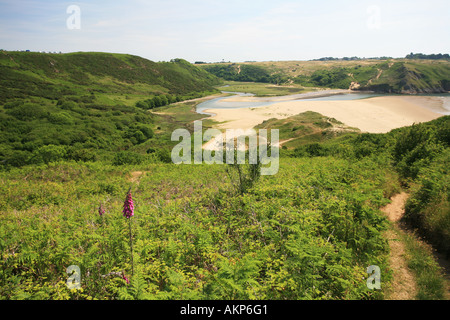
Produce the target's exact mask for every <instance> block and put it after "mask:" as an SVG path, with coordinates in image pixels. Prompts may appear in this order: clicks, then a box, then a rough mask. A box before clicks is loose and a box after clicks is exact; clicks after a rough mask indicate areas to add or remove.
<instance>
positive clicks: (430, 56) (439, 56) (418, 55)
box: [406, 52, 450, 60]
mask: <svg viewBox="0 0 450 320" xmlns="http://www.w3.org/2000/svg"><path fill="white" fill-rule="evenodd" d="M406 59H430V60H442V59H447V60H448V59H450V55H449V54H448V53H445V54H442V53H436V54H423V53H412V52H411V53H410V54H408V55H406Z"/></svg>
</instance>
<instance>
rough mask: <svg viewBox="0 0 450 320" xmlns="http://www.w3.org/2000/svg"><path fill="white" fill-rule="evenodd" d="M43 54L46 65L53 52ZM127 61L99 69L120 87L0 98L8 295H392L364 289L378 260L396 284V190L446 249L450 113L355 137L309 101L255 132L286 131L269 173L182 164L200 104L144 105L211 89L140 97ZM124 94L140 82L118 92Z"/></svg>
mask: <svg viewBox="0 0 450 320" xmlns="http://www.w3.org/2000/svg"><path fill="white" fill-rule="evenodd" d="M22 54H23V57H27V56H26V54H28V53H20V54H19V53H18V54H17V56H16V57H14V59H13V60H20V59H25V58H23V57H22ZM19 56H20V57H19ZM64 56H65V55H55V57H64ZM69 56H70V55H69ZM100 56H101V55H100ZM36 57H40V58H39V59H42V60H43V61H44V62H43V65H47V64H48V63H49V60H46V59H48V58H49V57H50V58H52V57H53V55H50V56H46V55H36ZM113 58H117V59H119V61H123V59H129V58H130V57H129V56H123V55H119V56H116V55H111V59H113ZM39 59H38V61H40V60H39ZM55 59H58V58H55ZM62 59H65V58H62ZM130 59H131V58H130ZM13 60H9V61H7V62H5V61H3V64H4V65H7V64H8V63H11V64H13V63H16V62H14V61H13ZM25 60H26V59H25ZM25 60H24V61H25ZM55 61H56V60H55ZM113 61H116V60H114V59H113ZM139 61H140V60H139ZM22 63H23V62H22ZM36 63H37V62H36ZM118 63H119V62H118ZM144 64H145V63H144ZM180 64H181V65H180ZM149 65H150V64H149ZM164 65H165V66H166V67H167V66H172V67H174V68H176V69H177V68H185V67H186V68H191V67H192V66H187V65H186V66H185V62H184V61H179V60H177V61H173V62H170V63H164ZM118 66H119V67H118V70H109V69H111V68H105V69H104V71H101V72H105V73H106V72H110V76H111V78H110V80H108V81H110V82H109V83H111V84H112V83H114V82H115V81H120V82H117V83H115V84H114V87H115V88H117V90H118V91H116V92H115V93H114V96H113V97H111V95H113V93H111V92H112V91H108V92H97V91H96V92H95V93H94V94H93V95H91V94H90V93H88V94H86V93H85V91H84V90H87V89H88V88H89V87H90V86H85V85H82V84H75V83H74V82H71V81H72V80H67V79H66V80H64V81H68V82H67V86H68V88H71V90H74V93H71V94H67V95H66V94H63V95H61V96H57V99H53V98H52V99H51V98H49V97H45V96H43V95H42V92H46V91H45V90H43V89H42V88H45V86H43V85H42V82H39V81H38V80H36V81H38V82H36V86H35V87H34V88H33V87H28V85H27V86H26V87H24V88H22V89H20V88H21V87H20V84H18V83H19V82H18V81H16V85H17V88H19V89H17V90H16V91H15V93H14V94H18V95H20V96H18V97H4V99H5V100H3V101H2V102H1V107H0V119H1V121H0V125H1V132H2V135H1V138H0V139H1V140H0V143H1V144H0V156H1V159H0V161H1V168H0V169H1V170H0V254H1V256H0V299H280V300H284V299H382V298H383V296H384V292H385V291H384V290H381V291H379V290H369V289H368V288H367V286H366V279H367V276H368V274H367V273H366V270H367V267H368V266H370V265H377V266H379V267H380V268H381V272H382V281H383V284H385V285H386V286H388V284H389V281H390V279H391V271H390V268H389V264H388V255H389V246H388V244H387V241H386V239H385V238H384V236H383V232H384V231H385V230H386V229H387V228H388V227H389V224H388V222H387V220H386V218H385V217H384V216H383V215H382V214H381V213H380V211H379V208H380V207H381V206H383V205H385V204H387V203H388V202H389V200H388V199H389V197H391V196H392V195H394V194H395V193H397V192H399V191H400V190H401V188H402V187H403V188H409V189H410V190H411V197H410V200H409V202H408V205H407V219H408V220H410V221H411V222H412V223H414V225H416V226H418V227H419V228H420V229H421V230H423V232H424V233H425V234H426V236H427V237H428V238H430V239H431V240H435V243H436V244H437V245H438V246H439V247H440V248H441V249H442V250H447V252H448V250H449V248H448V246H447V247H446V245H448V243H450V241H449V240H450V238H449V233H448V232H449V230H450V224H449V221H450V210H448V208H449V200H450V196H449V191H448V182H449V178H448V177H449V175H448V168H447V167H448V165H447V164H448V162H449V156H450V153H449V143H450V117H449V116H446V117H441V118H439V119H437V120H434V121H432V122H429V123H425V124H419V125H414V126H411V127H406V128H400V129H397V130H393V131H391V132H390V133H387V134H361V133H359V132H358V131H357V130H355V129H353V128H348V127H346V126H345V125H343V124H342V123H339V122H338V121H336V120H335V119H332V118H327V117H323V116H321V115H320V114H317V113H314V112H305V113H303V114H299V115H296V116H293V117H290V118H288V119H283V120H276V119H270V120H268V121H266V122H264V123H262V124H261V125H260V126H259V127H258V128H268V129H270V128H273V127H274V126H276V127H278V128H279V129H280V138H281V139H282V140H289V141H288V142H287V143H286V144H284V148H283V149H282V150H281V159H280V170H279V172H278V173H277V174H276V175H274V176H258V175H255V173H257V170H256V169H257V168H256V169H255V167H252V166H250V165H242V166H236V165H231V166H230V165H207V164H201V165H178V166H177V165H174V164H172V163H170V162H171V160H170V150H171V147H172V146H173V142H171V141H170V135H171V132H172V131H173V130H174V129H176V128H180V127H184V128H187V129H188V130H190V131H191V132H192V129H193V128H192V121H193V120H197V119H199V118H201V117H203V116H202V115H199V114H196V113H195V112H192V109H193V108H194V107H195V102H185V103H178V104H175V105H165V106H164V105H161V106H159V107H156V106H155V107H154V108H156V110H153V111H157V112H153V113H152V112H149V111H146V110H143V109H147V107H149V105H150V102H148V100H149V99H153V98H154V97H156V96H159V97H160V98H161V97H162V96H165V97H166V98H167V97H168V96H171V97H176V96H177V95H183V94H193V95H195V94H198V93H199V92H205V91H204V90H203V89H205V90H209V89H208V87H204V88H203V87H201V88H200V87H199V89H198V90H199V91H194V92H191V91H189V90H191V89H186V90H187V91H183V90H184V89H182V87H178V89H176V90H175V89H174V91H171V89H168V87H164V88H165V89H161V88H162V87H159V86H158V88H159V89H155V88H154V89H155V90H154V91H151V92H152V93H151V94H148V95H146V94H144V92H138V91H139V90H144V89H145V88H150V86H152V84H146V83H137V82H135V83H134V84H133V85H132V86H131V85H130V84H128V83H127V82H126V81H125V80H126V79H125V78H124V77H125V76H124V75H123V74H122V73H121V72H122V71H123V70H124V69H127V68H120V66H123V65H122V64H118ZM8 68H9V69H8ZM14 68H16V69H17V70H16V69H14ZM30 68H31V67H30ZM80 68H81V67H80ZM99 68H100V67H99ZM192 68H194V67H192ZM69 69H70V68H69ZM107 69H108V71H107ZM132 69H133V68H132ZM144 69H145V68H144ZM2 70H3V71H2V72H4V70H10V71H11V70H13V71H14V72H17V74H26V73H30V74H33V75H32V76H31V77H33V79H39V78H40V79H44V78H45V79H46V81H49V83H50V82H51V81H54V83H58V81H61V82H60V83H59V84H58V85H55V86H54V87H52V86H50V88H52V89H50V91H49V92H50V93H51V92H56V91H55V89H58V90H60V89H61V88H64V84H63V80H62V78H60V76H57V75H53V73H51V72H50V71H47V72H50V74H51V75H52V76H50V75H46V71H45V68H44V66H42V67H41V68H40V69H39V68H35V69H34V70H40V71H36V72H29V71H28V70H27V69H26V68H25V67H20V68H19V67H18V66H14V67H11V68H10V67H6V66H4V69H2ZM61 70H62V69H61ZM186 70H187V69H186ZM193 70H194V71H195V72H196V73H198V74H197V75H196V77H200V78H201V77H202V76H201V75H202V74H204V71H201V70H197V68H195V69H193ZM147 71H148V70H147ZM14 72H12V74H13V73H14ZM83 72H84V71H83ZM93 72H94V73H96V72H98V73H99V72H100V71H99V70H97V71H93ZM126 72H128V71H126ZM129 72H138V70H134V71H133V70H130V71H129ZM61 73H63V72H61ZM187 73H189V74H191V73H190V72H189V71H187ZM256 73H257V72H255V74H256ZM113 74H117V77H123V78H121V79H122V80H119V79H118V78H114V79H115V80H114V81H112V80H111V79H113V77H112V75H113ZM84 75H85V76H83V77H82V78H84V77H85V78H90V77H93V74H92V73H84ZM191 75H192V74H191ZM53 76H55V78H52V77H53ZM138 77H139V75H138ZM141 77H146V76H145V75H143V74H142V75H141ZM204 79H210V80H208V81H213V80H214V78H208V77H206V78H204ZM2 80H3V78H2ZM97 80H98V81H99V83H100V82H101V81H102V80H101V79H100V78H97ZM9 81H12V78H11V77H10V78H9ZM77 81H78V80H77ZM86 81H87V80H86ZM105 81H106V80H105ZM122 81H123V82H122ZM130 81H131V79H130ZM205 81H206V80H205ZM214 81H215V80H214ZM11 83H12V82H11ZM11 85H12V84H11ZM95 86H96V84H95V83H94V82H92V87H95ZM101 87H102V86H101V85H98V86H97V88H101ZM105 88H110V89H111V88H112V87H108V85H106V86H105ZM143 88H144V89H143ZM105 90H106V89H105ZM127 90H137V91H130V92H131V93H129V94H130V96H131V97H132V98H130V99H126V98H123V101H126V102H127V103H123V104H122V103H119V102H120V101H122V100H121V98H120V96H121V94H122V93H124V92H125V91H127ZM158 90H159V91H158ZM6 91H8V92H9V90H6ZM144 91H145V90H144ZM190 92H191V93H190ZM124 94H125V93H124ZM102 99H104V100H103V101H104V102H101V101H102ZM161 99H162V98H161ZM167 99H168V100H169V98H167ZM146 100H147V107H145V106H144V107H140V106H139V105H137V106H136V104H138V102H139V101H146ZM105 101H106V102H105ZM206 128H208V121H204V129H206ZM165 162H167V163H165ZM252 170H254V171H252ZM130 188H131V189H130ZM129 189H130V190H131V193H132V195H133V199H134V206H135V211H134V216H133V217H132V218H131V219H130V220H128V221H127V219H126V218H125V217H123V215H122V210H123V204H124V199H125V196H126V194H127V190H129ZM129 223H130V224H129ZM130 230H131V239H130V235H129V232H130ZM130 240H131V241H130ZM131 245H132V250H131ZM130 251H131V252H132V254H131V253H130ZM71 265H76V266H79V268H80V271H81V272H80V277H81V289H80V290H76V289H69V288H68V287H67V285H66V281H67V279H68V278H69V275H68V274H67V273H66V270H67V268H68V267H69V266H71ZM128 282H129V283H128ZM383 288H384V286H383Z"/></svg>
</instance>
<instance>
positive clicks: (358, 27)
mask: <svg viewBox="0 0 450 320" xmlns="http://www.w3.org/2000/svg"><path fill="white" fill-rule="evenodd" d="M70 5H76V6H78V7H79V9H80V13H81V14H80V19H79V22H80V24H79V26H80V28H79V29H69V28H68V27H67V23H66V22H67V20H68V19H69V17H70V16H71V14H69V13H67V8H68V7H69V6H70ZM449 39H450V1H448V0H427V1H423V0H421V1H417V0H409V1H406V0H396V1H387V0H372V1H366V0H361V1H354V0H352V1H347V0H342V1H339V0H334V1H331V0H316V1H295V0H291V1H285V0H278V1H275V0H272V1H265V0H258V1H256V0H239V1H237V0H222V1H219V0H184V1H182V0H164V1H144V0H128V1H113V0H109V1H103V0H100V1H95V0H89V1H81V2H66V1H60V0H59V1H56V0H0V48H1V49H6V50H27V49H29V50H32V51H57V52H59V51H62V52H74V51H104V52H117V53H129V54H135V55H139V56H142V57H145V58H148V59H150V60H154V61H168V60H170V59H172V58H184V59H186V60H188V61H191V62H194V61H198V60H201V61H207V62H214V61H221V60H222V59H223V60H225V61H235V62H241V61H249V60H251V61H270V60H309V59H314V58H320V57H324V56H333V57H344V56H360V57H376V56H393V57H403V56H405V55H406V54H408V53H410V52H421V53H449V52H450V40H449Z"/></svg>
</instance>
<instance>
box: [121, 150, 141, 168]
mask: <svg viewBox="0 0 450 320" xmlns="http://www.w3.org/2000/svg"><path fill="white" fill-rule="evenodd" d="M144 160H145V157H144V156H143V155H141V154H139V153H136V152H131V151H120V152H118V153H116V154H115V156H114V160H113V165H115V166H121V165H125V164H140V163H142V162H143V161H144Z"/></svg>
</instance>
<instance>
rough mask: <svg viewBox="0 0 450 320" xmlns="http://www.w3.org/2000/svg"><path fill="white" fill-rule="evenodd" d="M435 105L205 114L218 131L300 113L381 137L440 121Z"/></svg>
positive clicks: (394, 100) (352, 104) (406, 101)
mask: <svg viewBox="0 0 450 320" xmlns="http://www.w3.org/2000/svg"><path fill="white" fill-rule="evenodd" d="M236 99H238V98H234V101H236ZM245 101H248V98H245ZM439 104H442V101H441V100H440V99H439V98H436V97H414V96H407V97H401V96H392V97H391V96H389V97H374V98H369V99H362V100H349V101H305V100H292V101H284V102H278V103H275V104H273V105H270V106H265V107H259V108H245V109H214V110H205V112H210V113H214V114H215V116H214V117H212V119H213V120H215V121H218V122H221V123H220V124H219V125H217V127H218V128H219V129H244V130H245V129H250V128H253V127H255V126H256V125H258V124H260V123H262V122H263V121H264V120H267V119H270V118H277V119H283V118H287V117H290V116H293V115H296V114H299V113H301V112H305V111H315V112H318V113H320V114H322V115H324V116H327V117H332V118H335V119H336V120H339V121H341V122H343V123H344V124H346V125H348V126H350V127H355V128H358V129H360V130H361V131H362V132H370V133H385V132H389V131H390V130H392V129H395V128H399V127H404V126H409V125H412V124H413V123H420V122H426V121H431V120H433V119H436V118H439V117H441V116H442V114H440V113H438V112H435V111H433V110H438V109H439V108H440V105H439ZM425 106H427V107H425ZM428 106H430V107H428ZM274 129H276V128H274Z"/></svg>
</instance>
